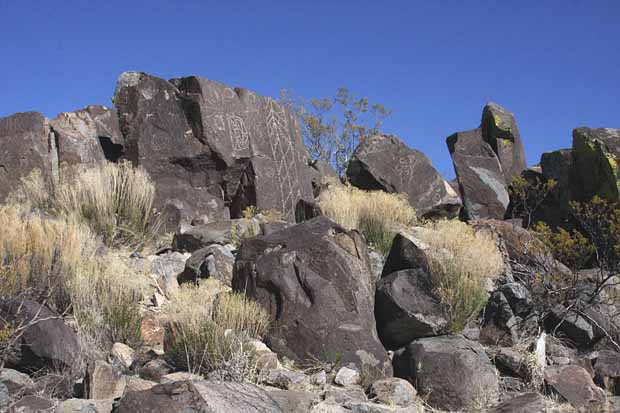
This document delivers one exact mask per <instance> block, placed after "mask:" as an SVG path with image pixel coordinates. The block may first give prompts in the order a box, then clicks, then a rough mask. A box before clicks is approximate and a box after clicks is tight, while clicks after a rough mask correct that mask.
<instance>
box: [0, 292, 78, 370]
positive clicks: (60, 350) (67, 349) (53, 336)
mask: <svg viewBox="0 0 620 413" xmlns="http://www.w3.org/2000/svg"><path fill="white" fill-rule="evenodd" d="M0 316H1V317H2V320H4V321H6V322H12V323H16V324H15V325H19V324H22V325H24V326H28V327H27V328H26V329H25V330H24V332H23V334H22V335H21V337H20V338H19V340H18V342H17V343H16V351H15V354H14V357H11V358H10V359H9V360H7V367H15V368H17V369H19V370H26V371H31V370H32V371H34V370H38V369H40V368H44V367H51V368H61V369H62V368H70V367H73V366H74V364H75V363H76V362H77V357H79V354H80V345H79V343H78V339H77V336H76V334H75V332H74V331H73V330H72V329H71V328H69V327H68V326H67V325H65V323H64V322H63V321H62V319H61V318H59V317H58V316H57V315H56V314H55V313H53V312H52V311H51V310H50V309H49V308H47V307H45V306H42V305H40V304H38V303H36V302H34V301H32V300H30V299H25V298H21V297H17V298H14V299H10V300H0ZM37 320H38V321H37ZM2 324H3V323H2V322H0V328H1V327H2Z"/></svg>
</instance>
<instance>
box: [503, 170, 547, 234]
mask: <svg viewBox="0 0 620 413" xmlns="http://www.w3.org/2000/svg"><path fill="white" fill-rule="evenodd" d="M557 184H558V183H557V181H555V180H553V179H549V180H547V181H544V182H542V181H541V180H540V179H538V178H536V179H535V180H534V181H533V182H530V181H528V180H527V179H525V178H524V177H522V176H518V177H516V178H515V179H514V180H513V181H512V182H511V183H510V185H509V186H508V193H509V194H510V201H511V206H512V217H513V218H521V219H523V227H524V228H529V227H530V225H532V217H533V215H534V213H535V212H536V210H538V208H539V207H540V205H541V204H542V203H543V202H544V201H545V199H546V198H547V196H549V194H550V193H551V191H553V189H554V188H555V187H556V186H557Z"/></svg>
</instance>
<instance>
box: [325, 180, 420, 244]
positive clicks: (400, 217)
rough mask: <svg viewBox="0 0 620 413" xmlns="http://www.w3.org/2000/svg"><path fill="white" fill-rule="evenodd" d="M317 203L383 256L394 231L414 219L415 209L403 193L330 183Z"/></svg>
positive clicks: (335, 220)
mask: <svg viewBox="0 0 620 413" xmlns="http://www.w3.org/2000/svg"><path fill="white" fill-rule="evenodd" d="M319 205H320V207H321V210H322V211H323V213H325V215H327V216H328V217H329V218H330V219H331V220H333V221H334V222H336V223H338V224H339V225H342V226H343V227H345V228H347V229H356V230H358V231H360V232H361V233H362V234H364V236H365V237H366V239H367V240H368V241H369V242H370V243H372V244H373V245H374V246H375V247H376V248H377V250H379V251H380V252H381V253H383V254H384V255H387V253H388V252H389V249H390V247H391V245H392V241H393V240H394V236H395V234H396V232H398V230H399V229H400V228H402V227H403V226H405V227H406V226H409V225H413V224H414V223H415V222H416V211H415V209H414V208H413V207H412V206H411V205H410V204H409V202H408V201H407V197H406V196H405V195H404V194H390V193H387V192H383V191H364V190H361V189H358V188H356V187H353V186H350V185H330V186H329V187H328V188H327V189H325V190H324V191H323V192H321V194H320V195H319Z"/></svg>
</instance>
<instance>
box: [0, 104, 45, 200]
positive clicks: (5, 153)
mask: <svg viewBox="0 0 620 413" xmlns="http://www.w3.org/2000/svg"><path fill="white" fill-rule="evenodd" d="M0 145H2V150H0V202H4V200H5V199H6V197H7V195H9V193H10V192H12V191H13V190H14V189H15V187H16V186H17V184H18V183H19V180H20V178H23V177H26V176H28V175H29V174H30V173H31V172H32V171H33V170H34V169H39V170H40V171H41V173H42V174H43V176H44V177H45V178H48V179H50V178H51V176H52V174H51V172H52V164H54V162H53V160H52V157H50V152H52V154H53V155H54V156H55V155H56V153H55V151H50V149H49V148H50V145H55V141H54V139H53V135H52V133H51V130H50V127H49V123H48V121H47V119H45V117H44V116H43V115H41V114H40V113H37V112H24V113H16V114H14V115H11V116H8V117H6V118H2V119H0Z"/></svg>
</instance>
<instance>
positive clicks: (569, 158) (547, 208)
mask: <svg viewBox="0 0 620 413" xmlns="http://www.w3.org/2000/svg"><path fill="white" fill-rule="evenodd" d="M540 167H541V168H542V173H543V176H544V177H545V180H550V179H553V180H554V181H556V182H557V186H556V187H555V189H554V190H553V191H552V192H551V193H550V194H549V195H548V196H547V198H546V199H545V200H544V202H543V203H542V205H541V206H540V208H539V211H537V212H536V213H535V214H536V218H537V219H539V220H541V221H544V222H546V223H547V224H548V225H549V226H551V227H557V226H562V225H565V223H566V222H567V221H569V220H570V219H571V217H570V208H569V201H570V200H571V193H570V191H571V190H572V189H571V181H572V174H573V172H572V171H573V151H572V150H571V149H559V150H557V151H551V152H545V153H543V154H542V155H541V156H540Z"/></svg>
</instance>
